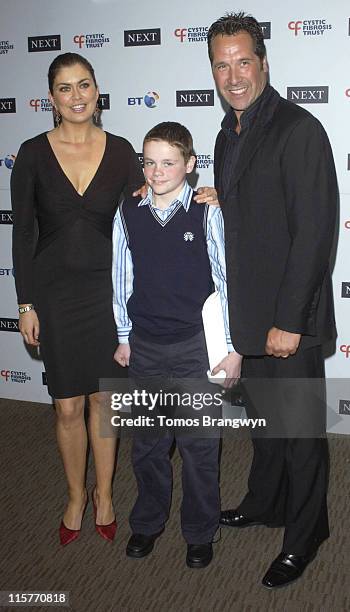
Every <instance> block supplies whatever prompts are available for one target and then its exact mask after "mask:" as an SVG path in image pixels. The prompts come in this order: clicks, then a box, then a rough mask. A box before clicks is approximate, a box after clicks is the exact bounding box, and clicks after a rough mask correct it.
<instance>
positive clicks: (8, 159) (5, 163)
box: [0, 155, 16, 170]
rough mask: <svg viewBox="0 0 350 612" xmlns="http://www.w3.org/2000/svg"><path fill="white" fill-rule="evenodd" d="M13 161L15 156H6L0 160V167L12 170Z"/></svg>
mask: <svg viewBox="0 0 350 612" xmlns="http://www.w3.org/2000/svg"><path fill="white" fill-rule="evenodd" d="M15 159H16V155H6V157H4V158H3V159H0V166H6V168H8V169H9V170H12V168H13V164H14V163H15Z"/></svg>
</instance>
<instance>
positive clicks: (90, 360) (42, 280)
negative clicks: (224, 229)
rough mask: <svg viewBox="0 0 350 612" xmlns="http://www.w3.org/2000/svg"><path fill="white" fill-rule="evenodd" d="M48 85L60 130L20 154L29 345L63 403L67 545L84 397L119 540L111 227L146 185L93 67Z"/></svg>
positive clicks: (71, 70) (59, 61)
mask: <svg viewBox="0 0 350 612" xmlns="http://www.w3.org/2000/svg"><path fill="white" fill-rule="evenodd" d="M48 76H49V88H50V93H49V95H50V100H51V102H52V105H53V111H54V115H55V119H56V124H57V127H56V128H55V129H53V130H51V131H50V132H48V133H43V134H40V135H39V136H36V137H35V138H32V139H30V140H27V141H26V142H24V143H23V144H22V145H21V147H20V150H19V153H18V156H17V159H16V163H15V166H14V169H13V174H12V181H11V189H12V202H13V210H14V213H15V214H14V232H13V257H14V268H15V278H16V289H17V296H18V303H19V312H20V315H19V328H20V331H21V334H22V336H23V338H24V340H25V341H26V342H27V344H30V345H33V346H38V345H39V342H40V352H41V354H42V356H43V360H44V364H45V368H46V373H47V382H48V390H49V393H50V394H51V395H52V396H53V398H54V401H55V406H56V414H57V440H58V446H59V449H60V452H61V455H62V459H63V464H64V469H65V472H66V476H67V481H68V492H69V500H68V504H67V507H66V510H65V513H64V516H63V520H62V523H61V525H60V540H61V543H62V544H68V543H69V542H72V541H73V540H75V539H76V538H77V537H78V536H79V533H80V527H81V521H82V517H83V513H84V510H85V507H86V504H87V500H88V495H87V491H86V488H85V468H86V450H87V430H86V426H85V421H84V403H85V396H88V400H89V434H90V443H91V446H92V450H93V454H94V459H95V467H96V487H95V489H94V492H93V502H94V506H95V521H96V529H97V531H98V533H99V534H100V535H101V536H102V537H104V538H105V539H107V540H113V538H114V535H115V531H116V522H115V514H114V510H113V505H112V497H111V490H112V487H111V485H112V474H113V469H114V461H115V438H102V437H100V435H99V426H100V420H99V412H100V411H101V410H102V409H103V406H104V401H105V399H106V397H105V395H104V394H103V393H102V392H99V379H100V378H115V377H116V376H118V375H119V376H120V375H121V374H119V373H118V370H117V368H118V366H117V365H116V363H115V362H114V360H113V354H114V352H115V348H116V338H117V335H116V329H115V323H114V318H113V311H112V284H111V257H112V252H111V249H112V247H111V229H112V220H113V216H114V213H115V210H116V207H117V204H118V200H119V198H120V196H121V193H122V192H124V193H126V194H130V193H131V192H132V191H134V190H135V189H137V188H138V187H140V186H141V185H142V184H143V182H144V179H143V174H142V170H141V166H140V164H139V161H138V158H137V156H136V153H135V151H134V150H133V148H132V146H131V145H130V143H129V142H128V141H127V140H125V139H123V138H119V137H117V136H113V135H112V134H109V133H106V132H104V131H103V130H102V129H100V128H99V127H97V125H96V115H97V113H98V108H97V101H98V96H99V91H98V87H97V84H96V79H95V75H94V71H93V68H92V66H91V65H90V63H89V62H88V61H87V60H86V59H85V58H83V57H82V56H80V55H78V54H76V53H65V54H62V55H59V56H58V57H56V59H55V60H54V61H53V62H52V64H51V66H50V69H49V75H48ZM36 222H37V225H38V230H39V231H38V232H37V231H36Z"/></svg>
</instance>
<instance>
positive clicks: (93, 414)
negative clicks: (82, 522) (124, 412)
mask: <svg viewBox="0 0 350 612" xmlns="http://www.w3.org/2000/svg"><path fill="white" fill-rule="evenodd" d="M89 401H90V415H89V432H90V442H91V446H92V450H93V453H94V459H95V470H96V490H95V496H94V497H95V503H96V506H97V517H96V522H97V524H98V525H108V524H109V523H111V522H112V521H113V520H114V518H115V512H114V509H113V504H112V478H113V472H114V466H115V459H116V437H115V435H113V432H112V433H111V436H110V437H102V436H101V422H102V421H103V419H104V418H106V415H108V414H109V410H110V394H108V393H106V392H105V393H104V392H99V393H92V394H91V395H90V396H89Z"/></svg>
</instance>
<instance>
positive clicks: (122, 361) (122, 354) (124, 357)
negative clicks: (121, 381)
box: [113, 344, 131, 368]
mask: <svg viewBox="0 0 350 612" xmlns="http://www.w3.org/2000/svg"><path fill="white" fill-rule="evenodd" d="M130 354H131V351H130V344H119V346H118V348H117V350H116V352H115V353H114V357H113V358H114V360H115V361H116V362H117V363H119V365H121V366H123V368H125V367H126V366H128V365H129V362H130Z"/></svg>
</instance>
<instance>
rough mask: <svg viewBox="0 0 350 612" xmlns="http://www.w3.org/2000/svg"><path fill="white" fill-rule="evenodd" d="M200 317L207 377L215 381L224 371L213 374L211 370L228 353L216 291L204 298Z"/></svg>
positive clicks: (223, 376)
mask: <svg viewBox="0 0 350 612" xmlns="http://www.w3.org/2000/svg"><path fill="white" fill-rule="evenodd" d="M202 319H203V327H204V334H205V341H206V344H207V351H208V359H209V366H210V371H208V372H207V374H208V379H209V380H210V381H211V380H212V382H216V383H217V382H218V380H217V379H219V378H221V379H223V378H226V372H225V371H224V370H220V372H218V373H217V374H215V376H213V375H212V374H211V370H213V368H215V366H217V365H218V363H220V361H221V360H222V359H223V358H224V357H226V356H227V354H228V349H227V343H226V332H225V323H224V315H223V312H222V306H221V299H220V294H219V292H218V291H215V292H214V293H212V294H211V295H210V296H209V297H208V298H207V299H206V300H205V302H204V305H203V309H202Z"/></svg>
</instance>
